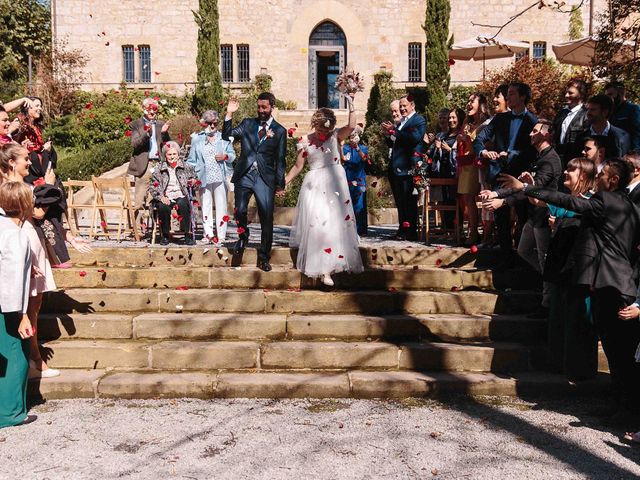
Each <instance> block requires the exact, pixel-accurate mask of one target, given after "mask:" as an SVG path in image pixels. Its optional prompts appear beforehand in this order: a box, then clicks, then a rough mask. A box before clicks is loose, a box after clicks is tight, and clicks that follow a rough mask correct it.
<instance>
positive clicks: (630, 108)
mask: <svg viewBox="0 0 640 480" xmlns="http://www.w3.org/2000/svg"><path fill="white" fill-rule="evenodd" d="M604 93H605V95H607V96H608V97H609V98H610V99H611V101H612V102H613V109H612V110H611V116H610V117H609V121H610V122H611V124H612V125H615V126H616V127H618V128H621V129H622V130H624V131H625V132H627V133H628V134H629V138H630V144H631V146H630V148H631V149H633V150H640V105H638V104H635V103H633V102H631V101H629V100H627V98H626V88H625V86H624V84H623V83H622V82H617V81H616V82H609V83H607V84H606V85H605V87H604Z"/></svg>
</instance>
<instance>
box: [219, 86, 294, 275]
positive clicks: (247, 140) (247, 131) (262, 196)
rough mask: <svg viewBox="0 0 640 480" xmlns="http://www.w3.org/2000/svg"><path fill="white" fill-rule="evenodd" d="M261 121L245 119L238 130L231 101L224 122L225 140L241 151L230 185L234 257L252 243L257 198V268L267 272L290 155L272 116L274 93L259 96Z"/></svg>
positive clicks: (234, 104)
mask: <svg viewBox="0 0 640 480" xmlns="http://www.w3.org/2000/svg"><path fill="white" fill-rule="evenodd" d="M257 103H258V117H257V118H245V119H244V120H242V122H240V125H238V126H237V127H236V128H232V125H231V119H232V117H233V114H234V112H236V111H237V110H238V108H239V106H240V104H239V103H238V101H237V100H230V101H229V104H228V105H227V115H226V117H225V119H224V129H223V130H222V138H223V139H224V140H226V141H229V137H233V138H234V139H235V140H240V142H241V144H242V150H241V152H240V158H239V159H238V160H237V161H236V165H235V167H234V169H233V176H232V177H231V182H233V184H234V185H235V203H236V215H235V217H236V223H237V224H238V237H239V239H238V241H237V242H236V245H235V247H234V254H236V255H240V254H242V252H244V249H245V247H246V246H247V242H248V241H249V229H248V228H247V209H248V206H249V199H250V198H251V195H255V197H256V204H257V205H258V215H259V216H260V226H261V228H262V236H261V241H260V248H259V250H258V267H259V268H260V269H261V270H264V271H265V272H268V271H270V270H271V265H270V264H269V258H270V255H271V244H272V243H273V209H274V205H275V194H276V192H281V191H283V190H284V186H285V185H284V174H285V168H286V165H285V156H286V154H287V131H286V130H285V128H284V127H283V126H282V125H280V124H279V123H278V122H276V121H275V120H274V119H273V117H272V116H271V113H272V111H273V107H274V106H275V104H276V98H275V97H274V96H273V94H272V93H269V92H263V93H261V94H260V95H258V101H257Z"/></svg>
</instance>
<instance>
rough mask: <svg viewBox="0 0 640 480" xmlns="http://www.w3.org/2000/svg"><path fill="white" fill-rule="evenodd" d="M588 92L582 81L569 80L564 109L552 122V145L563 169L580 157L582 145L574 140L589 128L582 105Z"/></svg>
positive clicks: (585, 111)
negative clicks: (572, 160) (573, 159)
mask: <svg viewBox="0 0 640 480" xmlns="http://www.w3.org/2000/svg"><path fill="white" fill-rule="evenodd" d="M588 92H589V87H588V85H587V83H586V82H585V81H584V80H579V79H572V80H570V81H569V83H568V84H567V88H566V90H565V94H564V99H565V101H566V102H567V103H566V107H565V108H563V109H562V110H560V112H558V115H556V118H555V119H554V120H553V130H554V132H555V133H554V134H553V145H554V148H555V150H556V152H558V155H559V156H560V159H561V160H562V166H563V167H565V166H566V165H567V162H569V160H571V159H572V158H575V157H578V156H580V149H581V148H582V144H578V143H577V141H576V140H577V139H578V135H580V134H581V133H582V132H583V131H584V130H586V129H587V128H588V127H589V121H588V120H587V108H586V107H585V105H584V102H586V101H587V95H588Z"/></svg>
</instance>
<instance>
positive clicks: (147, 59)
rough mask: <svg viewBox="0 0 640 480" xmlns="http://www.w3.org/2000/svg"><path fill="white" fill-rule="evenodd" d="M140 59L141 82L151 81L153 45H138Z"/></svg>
mask: <svg viewBox="0 0 640 480" xmlns="http://www.w3.org/2000/svg"><path fill="white" fill-rule="evenodd" d="M138 56H139V60H140V80H139V82H140V83H151V47H150V46H149V45H140V46H138Z"/></svg>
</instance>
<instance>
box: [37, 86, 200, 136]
mask: <svg viewBox="0 0 640 480" xmlns="http://www.w3.org/2000/svg"><path fill="white" fill-rule="evenodd" d="M152 95H153V96H154V98H156V99H157V100H158V104H159V110H158V118H161V119H171V118H172V117H174V116H175V115H176V114H178V113H188V112H189V103H190V97H189V96H188V95H186V96H183V97H177V96H174V95H166V94H155V92H153V91H149V90H147V91H129V90H125V89H121V90H110V91H108V92H103V93H95V92H80V91H79V92H76V93H75V95H74V97H73V100H74V105H73V107H72V111H73V113H72V114H71V115H65V116H64V117H60V118H57V119H55V120H53V121H52V122H51V125H50V127H49V128H48V129H47V132H46V135H47V136H50V137H51V138H52V140H53V141H54V143H56V144H57V145H61V146H64V147H72V148H86V147H88V146H91V145H95V144H98V143H104V142H108V141H111V140H115V139H118V138H122V137H123V136H124V134H125V131H126V130H127V128H128V126H127V125H128V122H130V121H131V120H134V119H136V118H138V117H140V116H141V115H142V101H143V99H144V98H145V97H148V96H152Z"/></svg>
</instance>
